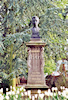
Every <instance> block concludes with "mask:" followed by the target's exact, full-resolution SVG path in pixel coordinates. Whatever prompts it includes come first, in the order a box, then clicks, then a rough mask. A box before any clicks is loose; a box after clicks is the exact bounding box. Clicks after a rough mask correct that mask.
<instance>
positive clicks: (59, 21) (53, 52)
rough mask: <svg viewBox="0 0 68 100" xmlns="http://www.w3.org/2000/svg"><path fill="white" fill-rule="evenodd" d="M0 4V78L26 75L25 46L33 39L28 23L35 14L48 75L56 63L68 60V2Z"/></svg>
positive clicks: (19, 0) (45, 0)
mask: <svg viewBox="0 0 68 100" xmlns="http://www.w3.org/2000/svg"><path fill="white" fill-rule="evenodd" d="M0 2H1V33H0V36H1V38H0V55H1V56H0V75H1V76H2V75H3V77H6V78H8V77H11V78H12V77H15V76H16V75H17V74H18V75H19V74H21V73H23V74H24V75H25V76H26V74H25V73H26V71H27V67H26V66H27V65H26V60H27V48H26V46H25V43H26V42H28V41H29V39H30V35H31V30H30V29H31V27H32V25H31V26H29V23H30V21H31V18H32V16H35V15H37V16H38V17H39V18H40V23H39V27H40V36H41V38H42V40H43V41H44V42H45V43H46V47H45V54H44V57H45V61H46V63H45V66H47V67H46V69H47V71H48V70H49V69H50V72H49V73H51V72H52V71H53V70H54V66H55V62H57V60H58V59H61V58H63V57H66V50H64V45H66V39H67V38H68V34H67V33H68V25H67V24H68V23H67V18H68V17H67V9H68V7H67V6H66V4H67V0H65V1H64V0H62V1H61V2H60V1H55V0H1V1H0ZM62 5H63V6H62ZM64 5H65V6H64ZM64 15H65V16H64ZM22 51H23V52H22ZM49 59H51V61H49ZM52 59H53V60H52ZM51 62H52V63H51ZM48 63H49V64H48ZM48 66H50V67H48ZM51 68H52V70H51ZM46 69H44V72H46Z"/></svg>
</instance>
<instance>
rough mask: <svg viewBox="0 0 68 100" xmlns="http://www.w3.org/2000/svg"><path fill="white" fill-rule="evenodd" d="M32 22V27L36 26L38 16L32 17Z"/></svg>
mask: <svg viewBox="0 0 68 100" xmlns="http://www.w3.org/2000/svg"><path fill="white" fill-rule="evenodd" d="M32 24H33V27H38V24H39V18H38V17H37V16H34V17H32Z"/></svg>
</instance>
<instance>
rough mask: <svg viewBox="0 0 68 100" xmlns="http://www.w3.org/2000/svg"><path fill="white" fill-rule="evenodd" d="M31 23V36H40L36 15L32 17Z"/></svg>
mask: <svg viewBox="0 0 68 100" xmlns="http://www.w3.org/2000/svg"><path fill="white" fill-rule="evenodd" d="M32 24H33V28H32V29H31V30H32V36H31V38H40V36H39V30H40V28H39V27H38V24H39V18H38V17H37V16H34V17H32Z"/></svg>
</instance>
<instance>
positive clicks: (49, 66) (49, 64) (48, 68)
mask: <svg viewBox="0 0 68 100" xmlns="http://www.w3.org/2000/svg"><path fill="white" fill-rule="evenodd" d="M55 69H56V65H55V62H54V60H52V59H50V60H47V61H46V62H45V66H44V73H48V74H49V75H50V74H52V72H53V71H54V70H55Z"/></svg>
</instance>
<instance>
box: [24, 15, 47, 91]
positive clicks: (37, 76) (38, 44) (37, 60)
mask: <svg viewBox="0 0 68 100" xmlns="http://www.w3.org/2000/svg"><path fill="white" fill-rule="evenodd" d="M32 24H33V28H32V29H31V30H32V36H31V39H30V42H29V43H26V46H27V47H28V61H27V66H28V80H27V85H26V87H25V89H27V90H28V89H48V86H47V85H46V84H45V78H44V46H45V45H46V44H45V43H44V42H42V41H41V39H40V35H39V30H40V28H39V27H38V24H39V18H38V17H37V16H34V17H32Z"/></svg>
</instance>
